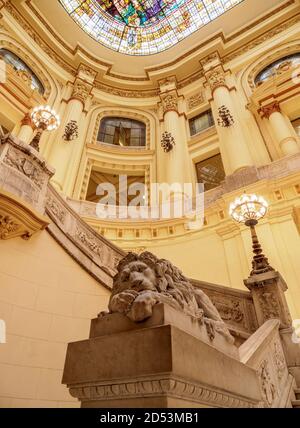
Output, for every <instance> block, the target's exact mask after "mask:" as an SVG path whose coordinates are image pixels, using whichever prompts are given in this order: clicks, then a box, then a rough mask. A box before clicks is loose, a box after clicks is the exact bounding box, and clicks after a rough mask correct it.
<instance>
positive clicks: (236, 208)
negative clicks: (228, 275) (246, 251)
mask: <svg viewBox="0 0 300 428" xmlns="http://www.w3.org/2000/svg"><path fill="white" fill-rule="evenodd" d="M267 212H268V203H267V201H266V200H265V199H264V198H263V197H262V196H257V195H247V194H244V195H242V196H241V197H239V198H237V199H236V200H235V201H234V202H233V203H232V204H230V209H229V214H230V216H231V217H232V218H233V220H235V221H236V222H238V223H244V224H245V225H246V226H248V227H249V228H250V231H251V237H252V245H253V253H254V257H253V260H252V272H251V276H252V275H259V274H260V273H264V272H270V271H274V269H273V268H272V267H271V266H270V265H269V262H268V259H267V257H266V256H265V255H264V254H263V250H262V248H261V245H260V243H259V240H258V237H257V234H256V230H255V226H256V225H257V224H258V221H259V220H260V219H262V218H263V217H264V216H265V215H266V214H267Z"/></svg>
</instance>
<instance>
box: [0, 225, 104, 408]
mask: <svg viewBox="0 0 300 428" xmlns="http://www.w3.org/2000/svg"><path fill="white" fill-rule="evenodd" d="M0 260H1V265H0V319H3V320H5V322H6V327H7V344H5V345H0V407H44V406H46V407H70V406H78V403H77V402H76V400H74V399H72V397H71V396H70V395H69V392H68V390H67V388H66V387H65V386H63V385H61V378H62V370H63V366H64V360H65V353H66V347H67V343H68V342H71V341H76V340H81V339H86V338H87V337H88V334H89V326H90V320H91V318H93V317H95V316H97V314H98V313H99V312H100V311H101V310H104V309H105V308H106V307H107V303H108V298H109V291H107V290H106V289H105V288H104V287H102V286H101V285H99V284H98V283H97V282H96V281H95V280H94V279H93V278H92V277H91V276H89V275H88V274H87V273H86V272H85V271H83V269H82V268H80V267H79V266H78V265H77V264H76V263H75V261H73V259H72V258H71V257H70V256H69V255H68V254H67V253H66V252H65V251H64V250H63V249H62V248H61V247H60V246H59V245H58V244H57V243H56V242H55V241H54V240H53V239H52V238H51V236H50V235H49V234H48V233H47V232H46V231H44V232H41V233H38V234H37V235H35V236H34V237H33V238H32V239H31V240H30V241H28V242H26V241H24V240H22V239H19V238H17V239H13V240H9V241H0Z"/></svg>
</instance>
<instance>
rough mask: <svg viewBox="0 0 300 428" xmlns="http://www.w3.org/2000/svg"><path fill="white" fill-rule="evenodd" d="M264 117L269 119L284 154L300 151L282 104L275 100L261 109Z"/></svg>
mask: <svg viewBox="0 0 300 428" xmlns="http://www.w3.org/2000/svg"><path fill="white" fill-rule="evenodd" d="M260 114H261V116H262V117H263V118H265V119H268V120H269V122H270V125H271V128H272V130H273V132H274V136H275V138H276V141H277V143H278V145H279V148H280V151H281V153H282V155H283V156H288V155H293V154H295V153H298V152H299V146H298V143H297V137H296V134H295V133H293V130H292V128H291V126H290V125H289V123H288V119H287V118H286V117H285V116H284V115H283V114H282V112H281V108H280V104H279V103H278V101H274V102H272V103H271V104H268V105H266V106H263V107H262V108H261V109H260Z"/></svg>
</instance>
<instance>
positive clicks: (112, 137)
mask: <svg viewBox="0 0 300 428" xmlns="http://www.w3.org/2000/svg"><path fill="white" fill-rule="evenodd" d="M98 141H99V142H102V143H107V144H113V145H115V146H122V147H129V146H133V147H143V146H145V145H146V125H145V124H144V123H143V122H139V121H138V120H133V119H126V118H124V117H105V118H104V119H102V121H101V125H100V129H99V133H98Z"/></svg>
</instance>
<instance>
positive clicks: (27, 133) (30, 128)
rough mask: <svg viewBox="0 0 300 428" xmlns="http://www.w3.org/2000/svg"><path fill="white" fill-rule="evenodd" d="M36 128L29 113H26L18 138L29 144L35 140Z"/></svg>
mask: <svg viewBox="0 0 300 428" xmlns="http://www.w3.org/2000/svg"><path fill="white" fill-rule="evenodd" d="M34 130H35V126H34V124H33V123H32V120H31V117H30V114H29V113H26V115H25V116H24V119H23V120H22V122H21V128H20V131H19V134H18V138H19V139H20V140H21V141H23V142H24V143H27V144H29V143H30V142H31V140H32V138H33V134H34Z"/></svg>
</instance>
